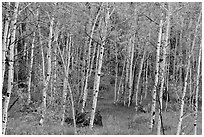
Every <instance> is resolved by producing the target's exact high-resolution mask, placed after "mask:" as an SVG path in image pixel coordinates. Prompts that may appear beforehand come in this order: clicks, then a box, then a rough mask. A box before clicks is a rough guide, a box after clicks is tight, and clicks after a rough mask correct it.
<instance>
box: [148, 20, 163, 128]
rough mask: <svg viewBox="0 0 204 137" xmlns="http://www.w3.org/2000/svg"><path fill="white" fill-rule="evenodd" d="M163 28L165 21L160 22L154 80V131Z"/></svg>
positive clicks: (152, 116) (151, 123) (152, 111)
mask: <svg viewBox="0 0 204 137" xmlns="http://www.w3.org/2000/svg"><path fill="white" fill-rule="evenodd" d="M162 27H163V20H160V24H159V34H158V42H157V51H156V52H157V54H156V70H155V80H154V87H153V91H152V107H151V119H150V129H151V130H152V129H153V126H154V124H155V113H156V112H155V108H156V95H157V92H156V89H157V84H158V81H159V59H160V45H161V38H162Z"/></svg>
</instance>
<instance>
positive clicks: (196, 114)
mask: <svg viewBox="0 0 204 137" xmlns="http://www.w3.org/2000/svg"><path fill="white" fill-rule="evenodd" d="M201 48H202V42H201V43H200V48H199V54H198V67H197V77H196V94H195V109H194V111H195V114H194V124H193V125H194V135H197V119H198V93H199V79H200V65H201Z"/></svg>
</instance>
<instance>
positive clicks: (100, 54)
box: [90, 3, 110, 129]
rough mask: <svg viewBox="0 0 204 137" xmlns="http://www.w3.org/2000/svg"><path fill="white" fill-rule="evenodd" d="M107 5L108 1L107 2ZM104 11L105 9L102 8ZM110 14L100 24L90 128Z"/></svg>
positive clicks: (92, 120) (92, 121) (93, 116)
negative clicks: (98, 51)
mask: <svg viewBox="0 0 204 137" xmlns="http://www.w3.org/2000/svg"><path fill="white" fill-rule="evenodd" d="M107 6H108V3H107ZM104 11H105V10H104ZM109 17H110V14H109V11H107V13H106V14H105V22H104V24H103V26H102V28H101V29H102V35H103V36H102V37H103V38H102V45H101V46H100V53H99V57H98V59H97V60H98V67H97V72H96V74H95V75H96V76H95V81H94V85H95V86H94V91H93V104H92V111H91V118H90V129H92V128H93V123H94V118H95V112H96V105H97V97H98V92H99V84H100V78H101V68H102V62H103V53H104V46H105V44H106V36H107V27H108V20H109Z"/></svg>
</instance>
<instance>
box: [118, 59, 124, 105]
mask: <svg viewBox="0 0 204 137" xmlns="http://www.w3.org/2000/svg"><path fill="white" fill-rule="evenodd" d="M125 62H126V61H125V60H124V63H123V70H122V76H121V78H120V82H119V85H118V92H117V96H118V98H117V100H116V102H119V101H120V100H119V99H120V87H121V85H122V81H123V77H124V73H125Z"/></svg>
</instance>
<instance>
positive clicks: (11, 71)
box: [2, 2, 19, 135]
mask: <svg viewBox="0 0 204 137" xmlns="http://www.w3.org/2000/svg"><path fill="white" fill-rule="evenodd" d="M14 4H15V5H14V13H13V19H12V21H11V43H12V44H11V45H10V47H8V51H9V70H8V88H7V92H6V96H5V99H4V102H3V110H2V114H3V118H2V134H3V135H5V134H6V126H7V120H8V114H7V110H8V105H9V101H10V95H11V91H12V88H13V78H14V75H13V74H14V66H13V65H14V47H15V42H14V41H15V34H16V22H17V16H18V14H17V13H18V6H19V3H18V2H15V3H14Z"/></svg>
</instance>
